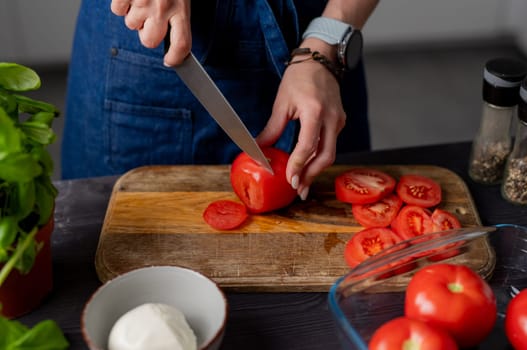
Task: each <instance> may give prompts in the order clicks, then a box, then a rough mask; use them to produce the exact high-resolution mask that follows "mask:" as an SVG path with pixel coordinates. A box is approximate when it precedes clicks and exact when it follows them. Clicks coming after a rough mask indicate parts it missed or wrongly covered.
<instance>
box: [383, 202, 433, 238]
mask: <svg viewBox="0 0 527 350" xmlns="http://www.w3.org/2000/svg"><path fill="white" fill-rule="evenodd" d="M391 228H392V229H393V230H394V231H395V232H396V233H397V235H398V236H399V237H401V238H402V239H403V240H406V239H410V238H413V237H417V236H420V235H423V234H425V233H430V232H433V231H434V225H433V222H432V218H431V214H430V211H429V210H428V209H425V208H422V207H418V206H416V205H406V206H404V207H403V208H402V209H401V210H400V211H399V214H397V217H396V218H395V219H394V220H393V222H392V224H391Z"/></svg>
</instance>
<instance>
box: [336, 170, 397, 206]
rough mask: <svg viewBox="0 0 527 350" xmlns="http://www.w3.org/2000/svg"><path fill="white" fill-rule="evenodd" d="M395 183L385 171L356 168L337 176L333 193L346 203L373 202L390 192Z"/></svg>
mask: <svg viewBox="0 0 527 350" xmlns="http://www.w3.org/2000/svg"><path fill="white" fill-rule="evenodd" d="M395 184H396V181H395V179H394V178H393V177H391V176H390V175H388V174H386V173H385V172H382V171H380V170H376V169H369V168H356V169H351V170H348V171H345V172H344V173H342V174H340V175H339V176H337V178H336V179H335V195H336V196H337V199H338V200H340V201H342V202H346V203H352V204H366V203H374V202H377V201H378V200H379V199H381V198H383V197H384V196H386V195H388V194H390V193H392V191H393V189H394V188H395Z"/></svg>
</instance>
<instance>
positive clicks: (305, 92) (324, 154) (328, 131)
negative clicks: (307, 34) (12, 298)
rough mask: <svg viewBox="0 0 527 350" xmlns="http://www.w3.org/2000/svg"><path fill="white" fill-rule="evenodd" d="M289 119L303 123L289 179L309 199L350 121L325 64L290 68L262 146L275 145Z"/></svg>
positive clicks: (282, 84)
mask: <svg viewBox="0 0 527 350" xmlns="http://www.w3.org/2000/svg"><path fill="white" fill-rule="evenodd" d="M302 47H309V46H308V45H303V46H302ZM302 58H304V57H298V58H295V59H294V60H296V59H302ZM289 120H299V121H300V133H299V135H298V143H297V144H296V146H295V148H294V149H293V151H292V153H291V155H290V158H289V162H288V164H287V169H286V177H287V179H288V181H289V183H290V184H291V186H292V187H293V188H295V189H296V190H297V192H298V194H299V195H300V198H302V199H306V198H307V195H308V193H309V186H310V185H311V183H312V182H313V180H314V179H315V177H316V176H317V175H318V174H319V173H320V172H321V171H322V170H324V169H325V168H326V167H328V166H330V165H332V164H333V162H334V161H335V156H336V144H337V136H338V134H339V133H340V131H341V130H342V129H343V128H344V124H345V121H346V114H345V112H344V109H343V107H342V101H341V99H340V88H339V83H338V81H337V79H336V78H335V77H334V76H333V75H332V74H331V72H330V71H329V70H328V69H327V68H326V67H324V66H323V65H322V64H321V63H319V62H316V61H313V60H308V61H305V62H301V63H296V64H292V65H290V66H289V67H288V68H287V69H286V71H285V73H284V76H283V79H282V82H281V83H280V87H279V89H278V93H277V96H276V99H275V102H274V106H273V111H272V115H271V117H270V119H269V121H268V122H267V125H266V127H265V128H264V130H262V132H261V133H260V135H258V138H257V141H258V143H259V144H260V145H262V146H269V145H272V144H274V143H275V142H276V141H277V140H278V139H279V137H280V135H281V134H282V132H283V131H284V129H285V127H286V124H287V122H288V121H289Z"/></svg>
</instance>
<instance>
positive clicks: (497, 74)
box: [483, 58, 527, 107]
mask: <svg viewBox="0 0 527 350" xmlns="http://www.w3.org/2000/svg"><path fill="white" fill-rule="evenodd" d="M525 76H527V63H526V62H523V61H520V60H517V59H512V58H495V59H492V60H490V61H488V62H487V63H486V64H485V69H484V70H483V99H484V100H485V101H486V102H488V103H491V104H493V105H496V106H501V107H511V106H515V105H516V104H518V98H519V95H518V90H519V88H520V85H521V82H522V80H523V79H524V78H525Z"/></svg>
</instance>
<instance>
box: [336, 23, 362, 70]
mask: <svg viewBox="0 0 527 350" xmlns="http://www.w3.org/2000/svg"><path fill="white" fill-rule="evenodd" d="M338 53H339V55H338V56H339V60H340V63H341V64H342V65H343V66H344V67H346V69H348V70H351V69H353V68H355V66H356V65H357V63H358V62H359V60H360V58H361V55H362V34H361V32H360V31H359V30H351V31H349V32H347V33H346V34H345V35H344V37H343V38H342V40H341V42H340V43H339V50H338Z"/></svg>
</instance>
